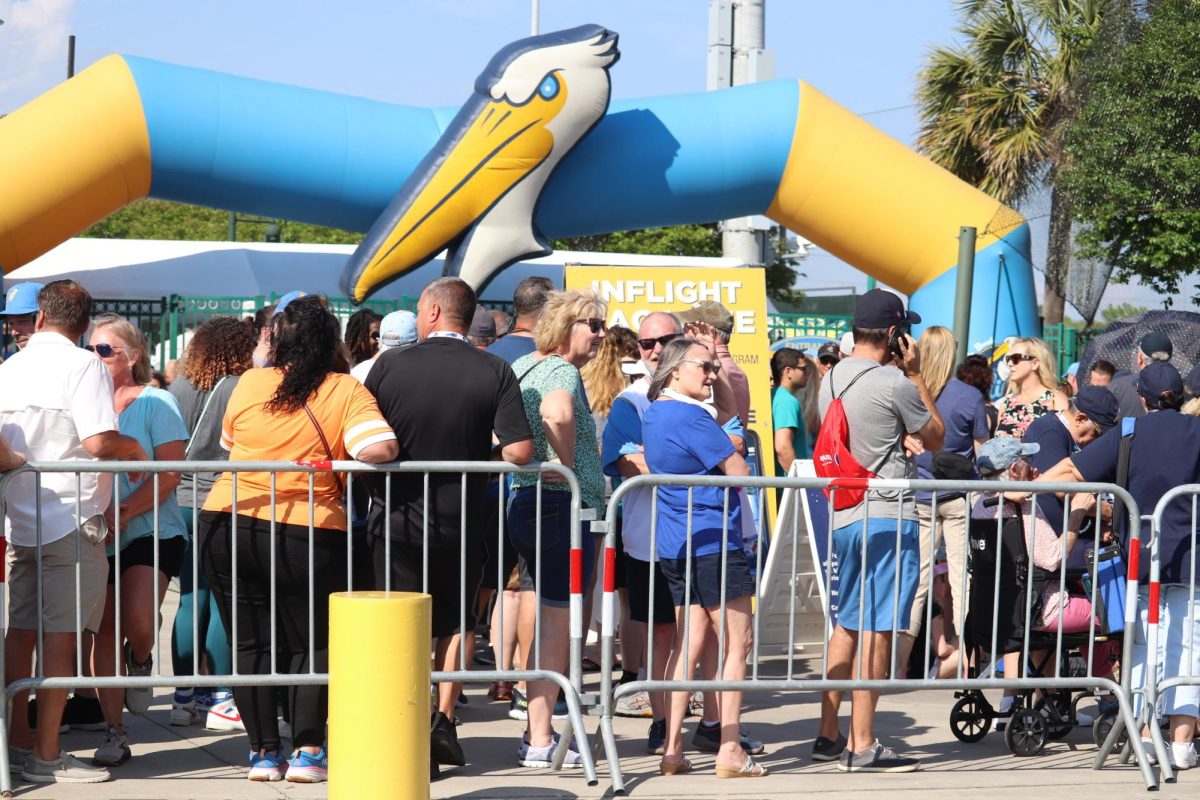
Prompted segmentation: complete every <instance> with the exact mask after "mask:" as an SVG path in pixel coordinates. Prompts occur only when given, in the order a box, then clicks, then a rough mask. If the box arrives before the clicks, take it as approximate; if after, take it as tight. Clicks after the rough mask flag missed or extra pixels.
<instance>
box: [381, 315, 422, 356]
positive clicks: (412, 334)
mask: <svg viewBox="0 0 1200 800" xmlns="http://www.w3.org/2000/svg"><path fill="white" fill-rule="evenodd" d="M416 341H417V316H416V314H413V313H412V312H411V311H393V312H392V313H390V314H388V315H387V316H386V317H384V318H383V319H382V320H380V321H379V349H380V350H390V349H392V348H393V347H403V346H404V345H406V344H415V343H416Z"/></svg>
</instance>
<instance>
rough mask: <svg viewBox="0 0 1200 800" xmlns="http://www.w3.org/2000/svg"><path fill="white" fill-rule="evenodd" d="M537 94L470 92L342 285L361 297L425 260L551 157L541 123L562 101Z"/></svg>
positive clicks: (551, 136)
mask: <svg viewBox="0 0 1200 800" xmlns="http://www.w3.org/2000/svg"><path fill="white" fill-rule="evenodd" d="M566 96H567V91H566V86H565V85H564V86H563V87H562V90H561V91H559V92H558V94H557V95H556V96H555V97H553V98H552V99H549V100H547V99H544V98H542V97H540V96H539V95H537V94H536V93H535V94H534V95H533V97H532V98H530V100H529V101H527V102H525V103H523V104H521V105H517V104H514V103H512V102H510V101H508V100H507V99H505V98H501V99H499V100H494V99H486V98H481V97H478V96H476V97H475V98H473V99H472V100H471V101H469V102H468V104H467V105H466V106H464V107H463V108H462V109H461V110H460V111H459V113H458V115H457V116H456V117H455V118H454V121H453V122H451V124H450V127H449V128H448V129H447V134H448V135H444V136H443V138H442V139H441V141H440V142H439V144H438V146H437V147H435V148H434V149H433V150H432V151H431V152H430V153H429V155H427V156H426V157H425V159H424V160H423V161H422V162H421V164H420V165H419V166H418V167H417V169H416V170H415V171H414V172H413V174H412V176H411V177H409V179H408V181H407V182H406V183H405V185H404V187H403V188H402V189H401V190H400V192H399V193H398V194H397V195H396V198H395V199H394V200H392V202H391V203H390V204H389V205H388V208H387V209H386V210H385V211H384V213H383V214H382V215H381V216H380V218H379V220H378V221H376V223H375V225H374V226H373V227H372V228H371V231H370V232H369V233H368V234H367V237H366V238H365V239H364V241H363V244H362V245H361V246H360V249H361V251H362V257H359V254H358V253H356V254H355V258H354V259H353V260H352V262H351V264H349V265H348V266H347V273H346V274H347V278H348V279H347V280H346V281H345V284H347V285H344V286H343V288H344V289H346V290H347V293H348V294H350V295H352V296H353V297H354V298H355V299H356V300H358V301H362V300H363V299H364V298H365V297H366V296H367V294H368V293H369V292H370V291H371V290H372V289H373V288H375V287H376V286H379V285H380V284H381V283H383V282H385V281H387V280H389V279H391V278H394V277H395V276H397V275H400V274H403V273H404V272H407V271H408V270H409V269H412V268H414V267H415V266H417V265H420V264H423V263H424V262H426V261H428V260H429V259H430V258H432V257H433V256H434V255H436V254H437V253H438V252H440V251H441V250H442V249H443V248H444V247H446V246H447V245H449V244H451V243H452V242H454V241H455V240H456V239H458V238H459V237H461V236H463V235H464V234H465V233H466V232H467V231H468V229H469V228H470V227H471V226H472V225H473V224H474V223H475V222H476V221H477V220H479V219H480V218H481V217H482V216H483V215H484V214H486V213H487V211H488V210H489V209H490V208H491V207H492V206H493V205H495V203H496V201H497V200H499V199H500V198H501V197H503V196H504V195H505V193H506V192H508V191H509V190H510V189H512V187H513V186H515V185H516V184H517V183H519V182H520V181H521V180H522V179H523V178H525V176H526V175H528V174H529V173H530V172H532V171H533V170H535V169H536V168H537V167H538V166H539V165H540V164H541V163H542V162H543V161H545V160H546V158H547V157H548V156H549V155H550V151H551V149H552V148H553V147H554V134H553V133H552V132H551V131H550V130H549V129H548V128H547V124H548V123H549V122H550V121H551V120H553V119H554V117H555V116H557V114H558V113H559V111H561V110H562V108H563V105H564V104H565V102H566Z"/></svg>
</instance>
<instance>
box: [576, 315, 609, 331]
mask: <svg viewBox="0 0 1200 800" xmlns="http://www.w3.org/2000/svg"><path fill="white" fill-rule="evenodd" d="M575 324H576V325H579V324H583V325H587V326H588V330H590V331H591V332H592V333H599V332H600V331H602V330H604V329H605V328H607V327H608V326H607V325H605V324H604V320H602V319H597V318H596V317H592V318H591V319H577V320H575Z"/></svg>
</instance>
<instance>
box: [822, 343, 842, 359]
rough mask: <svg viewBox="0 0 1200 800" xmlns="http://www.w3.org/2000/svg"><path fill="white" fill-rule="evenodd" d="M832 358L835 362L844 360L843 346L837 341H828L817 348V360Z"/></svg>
mask: <svg viewBox="0 0 1200 800" xmlns="http://www.w3.org/2000/svg"><path fill="white" fill-rule="evenodd" d="M827 358H832V359H833V360H834V361H835V362H837V361H841V360H842V348H841V347H840V346H839V345H838V343H837V342H826V343H825V344H823V345H821V346H820V347H818V348H817V361H824V360H825V359H827Z"/></svg>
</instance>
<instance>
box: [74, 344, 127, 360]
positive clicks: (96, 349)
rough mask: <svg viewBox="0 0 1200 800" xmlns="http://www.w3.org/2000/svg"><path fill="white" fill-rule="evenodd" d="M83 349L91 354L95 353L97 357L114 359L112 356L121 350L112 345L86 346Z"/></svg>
mask: <svg viewBox="0 0 1200 800" xmlns="http://www.w3.org/2000/svg"><path fill="white" fill-rule="evenodd" d="M83 349H84V350H87V351H89V352H92V353H95V354H96V355H98V356H100V357H101V358H112V354H113V353H115V352H116V351H117V350H119V349H120V348H118V347H113V346H112V345H111V344H98V345H94V346H93V345H90V344H85V345H84V346H83Z"/></svg>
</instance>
